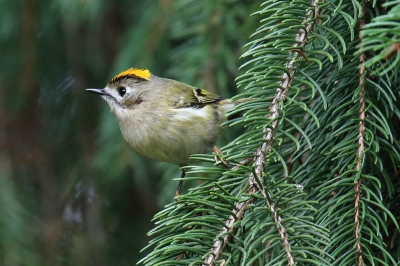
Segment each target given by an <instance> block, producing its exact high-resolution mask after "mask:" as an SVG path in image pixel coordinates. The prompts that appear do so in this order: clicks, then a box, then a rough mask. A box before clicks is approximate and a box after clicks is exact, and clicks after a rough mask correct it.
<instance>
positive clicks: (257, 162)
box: [203, 0, 322, 265]
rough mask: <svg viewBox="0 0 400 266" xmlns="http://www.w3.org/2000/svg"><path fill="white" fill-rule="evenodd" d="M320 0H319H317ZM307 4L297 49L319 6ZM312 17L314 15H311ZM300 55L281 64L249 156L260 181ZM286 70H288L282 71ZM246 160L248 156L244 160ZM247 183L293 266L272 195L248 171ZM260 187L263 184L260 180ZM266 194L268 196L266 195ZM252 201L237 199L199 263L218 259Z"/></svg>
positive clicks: (315, 3)
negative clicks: (264, 120)
mask: <svg viewBox="0 0 400 266" xmlns="http://www.w3.org/2000/svg"><path fill="white" fill-rule="evenodd" d="M320 2H322V1H320ZM311 6H313V9H310V10H309V11H307V13H306V17H305V18H304V19H303V21H309V22H308V23H307V25H306V27H305V30H304V29H300V30H299V33H298V34H297V35H296V41H297V42H296V43H295V44H294V45H293V46H298V47H300V48H303V47H305V45H306V43H307V40H308V37H309V35H310V33H311V30H312V27H313V25H314V23H315V20H316V19H317V18H318V16H319V11H320V10H319V6H318V5H317V1H316V0H313V1H312V2H311ZM312 16H314V17H312ZM313 18H314V19H313ZM300 56H302V53H297V55H296V56H295V57H294V58H293V59H291V60H289V61H288V62H286V64H285V67H286V68H287V70H288V71H287V72H285V73H284V74H282V76H281V81H280V82H279V85H280V87H279V88H277V90H276V93H275V95H274V97H273V100H272V103H271V106H270V108H269V111H270V114H269V115H268V116H267V118H268V119H269V120H272V121H273V122H272V123H271V126H270V127H268V128H265V129H263V131H264V133H265V134H264V135H263V137H262V138H263V140H264V141H263V144H262V145H261V146H260V147H258V148H257V150H256V152H255V157H254V159H253V166H254V167H255V173H256V175H257V178H258V179H259V180H262V177H263V174H264V166H265V162H266V160H267V156H268V154H269V153H270V152H272V144H273V141H274V139H275V133H276V131H277V129H278V125H279V117H280V116H281V110H282V107H283V106H282V105H283V104H284V102H285V99H286V95H287V93H288V91H289V89H290V87H291V84H292V82H293V80H294V74H295V71H296V68H295V65H294V64H295V59H298V57H300ZM286 73H289V75H288V74H286ZM246 160H247V161H248V159H246ZM233 169H237V166H235V167H234V168H232V170H233ZM247 180H248V184H249V188H248V189H247V190H246V194H254V193H256V192H260V193H261V195H262V196H263V197H264V200H265V203H266V205H267V207H268V208H269V209H270V211H271V213H272V216H273V219H274V221H275V223H276V224H277V228H278V231H279V236H280V238H281V240H282V245H283V247H284V250H285V252H286V257H287V259H288V265H295V263H296V262H295V259H294V255H293V253H292V248H291V245H290V242H289V236H288V234H287V232H286V228H285V226H284V224H283V222H282V218H281V217H280V215H279V213H278V211H277V207H276V204H275V202H274V201H271V200H270V199H271V198H272V197H271V195H269V193H268V192H266V191H265V189H264V187H259V185H258V183H257V181H256V177H255V176H254V175H253V173H251V174H250V175H249V176H248V178H247ZM261 186H263V184H262V183H261ZM267 193H268V195H267ZM251 202H252V199H249V200H247V201H245V202H238V203H237V204H236V206H235V207H236V208H235V209H234V210H233V213H234V214H235V215H231V216H230V217H229V218H228V220H227V221H225V227H224V228H223V229H222V230H221V232H220V234H219V236H221V237H222V240H221V239H218V240H217V241H216V242H215V243H214V245H213V248H212V249H211V253H210V254H209V255H208V256H207V257H206V259H205V260H204V264H203V265H213V264H214V263H215V261H217V260H218V258H219V257H220V255H221V253H222V252H223V250H224V248H225V246H226V245H227V243H228V240H229V237H230V236H231V233H232V232H233V230H234V227H233V224H234V222H235V221H237V220H240V219H242V217H243V215H244V212H245V211H246V208H247V205H248V204H249V203H251Z"/></svg>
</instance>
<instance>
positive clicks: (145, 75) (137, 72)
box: [110, 68, 150, 83]
mask: <svg viewBox="0 0 400 266" xmlns="http://www.w3.org/2000/svg"><path fill="white" fill-rule="evenodd" d="M129 77H133V78H139V79H145V80H150V71H149V70H147V69H138V68H130V69H128V70H125V71H124V72H121V73H119V74H118V75H116V76H115V77H113V78H112V79H111V81H110V83H112V82H116V81H118V80H120V79H123V78H129Z"/></svg>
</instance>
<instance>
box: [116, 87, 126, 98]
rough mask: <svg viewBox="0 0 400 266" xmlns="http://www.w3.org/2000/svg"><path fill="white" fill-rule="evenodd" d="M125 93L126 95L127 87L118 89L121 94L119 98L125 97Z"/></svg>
mask: <svg viewBox="0 0 400 266" xmlns="http://www.w3.org/2000/svg"><path fill="white" fill-rule="evenodd" d="M125 93H126V89H125V87H119V88H118V94H119V96H121V97H124V95H125Z"/></svg>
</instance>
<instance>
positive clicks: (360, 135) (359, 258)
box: [354, 2, 366, 266]
mask: <svg viewBox="0 0 400 266" xmlns="http://www.w3.org/2000/svg"><path fill="white" fill-rule="evenodd" d="M361 12H362V13H361V21H360V31H361V30H362V29H363V27H364V25H365V2H364V3H363V5H362V11H361ZM360 40H361V42H362V36H361V35H360ZM361 49H362V48H361ZM359 60H360V63H361V68H360V70H359V75H360V78H359V79H360V82H359V87H360V92H359V96H360V100H359V118H360V122H359V127H358V136H357V137H358V142H357V143H358V149H357V163H356V167H355V169H356V175H357V176H358V180H357V182H356V184H355V187H354V191H355V195H354V207H355V211H354V224H355V227H354V234H355V238H356V243H357V245H356V249H357V265H358V266H361V265H363V261H364V260H363V251H362V247H361V235H360V223H361V221H360V216H361V208H360V198H361V192H362V190H361V183H362V175H361V171H362V165H363V161H364V154H365V145H364V142H365V139H364V134H365V117H366V115H365V112H366V111H365V75H366V70H365V66H364V63H365V54H364V53H362V54H360V57H359Z"/></svg>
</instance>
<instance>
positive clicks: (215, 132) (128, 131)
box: [120, 108, 222, 164]
mask: <svg viewBox="0 0 400 266" xmlns="http://www.w3.org/2000/svg"><path fill="white" fill-rule="evenodd" d="M202 109H204V108H202ZM201 111H203V113H202V112H201ZM205 111H207V110H201V109H193V111H192V112H191V113H190V112H188V110H181V111H180V112H179V109H178V111H177V112H174V113H170V114H169V115H167V116H162V117H161V116H160V115H157V114H154V113H152V114H151V115H146V118H148V119H147V120H146V121H143V120H141V119H134V120H135V121H134V122H133V123H132V122H131V123H121V122H120V128H121V132H122V135H123V137H124V139H125V141H126V142H127V143H128V145H129V146H130V147H131V148H132V149H133V150H134V151H135V152H136V153H138V154H139V155H142V156H144V157H147V158H150V159H152V160H156V161H163V162H169V163H174V164H186V163H188V161H189V157H190V155H192V154H198V153H206V152H209V151H210V150H211V149H212V147H213V145H215V142H216V140H217V138H218V136H219V133H220V124H221V123H222V121H221V119H209V118H213V117H212V116H211V117H209V116H207V113H204V112H205ZM130 121H132V120H130Z"/></svg>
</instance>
